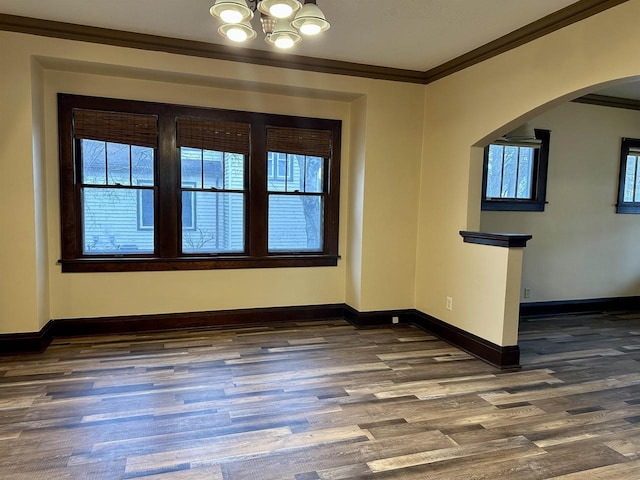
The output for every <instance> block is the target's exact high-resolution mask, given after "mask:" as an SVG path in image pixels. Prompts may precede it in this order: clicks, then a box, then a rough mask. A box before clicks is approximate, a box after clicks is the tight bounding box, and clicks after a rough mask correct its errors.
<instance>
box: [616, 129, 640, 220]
mask: <svg viewBox="0 0 640 480" xmlns="http://www.w3.org/2000/svg"><path fill="white" fill-rule="evenodd" d="M616 213H640V139H637V138H623V139H622V147H621V149H620V181H619V182H618V204H617V205H616Z"/></svg>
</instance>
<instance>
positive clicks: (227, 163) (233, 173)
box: [224, 152, 244, 190]
mask: <svg viewBox="0 0 640 480" xmlns="http://www.w3.org/2000/svg"><path fill="white" fill-rule="evenodd" d="M224 189H225V190H244V155H242V154H240V153H228V152H226V153H225V154H224Z"/></svg>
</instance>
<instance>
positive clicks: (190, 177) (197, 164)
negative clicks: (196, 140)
mask: <svg viewBox="0 0 640 480" xmlns="http://www.w3.org/2000/svg"><path fill="white" fill-rule="evenodd" d="M180 175H181V180H182V187H187V188H189V187H195V188H202V150H200V149H199V148H189V147H180Z"/></svg>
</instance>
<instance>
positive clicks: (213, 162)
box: [202, 150, 224, 188]
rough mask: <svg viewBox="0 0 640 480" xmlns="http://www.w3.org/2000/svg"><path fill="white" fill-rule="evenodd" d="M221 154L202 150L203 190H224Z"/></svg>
mask: <svg viewBox="0 0 640 480" xmlns="http://www.w3.org/2000/svg"><path fill="white" fill-rule="evenodd" d="M223 155H224V154H223V153H222V152H214V151H212V150H203V151H202V159H203V167H204V188H212V187H213V188H224V181H223V178H222V157H223Z"/></svg>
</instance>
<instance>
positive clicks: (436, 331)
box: [344, 305, 520, 369]
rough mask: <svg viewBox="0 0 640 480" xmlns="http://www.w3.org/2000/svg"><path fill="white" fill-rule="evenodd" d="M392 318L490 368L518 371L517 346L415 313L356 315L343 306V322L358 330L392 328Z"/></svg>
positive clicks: (357, 312) (349, 308)
mask: <svg viewBox="0 0 640 480" xmlns="http://www.w3.org/2000/svg"><path fill="white" fill-rule="evenodd" d="M393 317H398V320H399V323H401V324H411V325H415V326H417V327H419V328H422V329H423V330H426V331H427V332H429V333H431V334H433V335H435V336H436V337H438V338H440V339H441V340H444V341H445V342H447V343H449V344H451V345H453V346H454V347H457V348H459V349H461V350H464V351H465V352H467V353H470V354H471V355H473V356H475V357H477V358H479V359H480V360H483V361H485V362H487V363H488V364H490V365H492V366H494V367H497V368H500V369H515V368H520V347H519V346H518V345H510V346H506V347H501V346H499V345H496V344H495V343H492V342H489V341H488V340H485V339H483V338H480V337H478V336H476V335H473V334H472V333H469V332H466V331H464V330H462V329H461V328H458V327H455V326H453V325H450V324H448V323H446V322H443V321H442V320H438V319H437V318H435V317H432V316H430V315H427V314H426V313H422V312H420V311H418V310H414V309H407V310H385V311H377V312H359V311H357V310H356V309H355V308H352V307H350V306H349V305H345V308H344V318H345V319H346V320H347V321H348V322H350V323H351V324H352V325H355V326H356V327H360V328H362V327H380V326H392V318H393Z"/></svg>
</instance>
